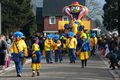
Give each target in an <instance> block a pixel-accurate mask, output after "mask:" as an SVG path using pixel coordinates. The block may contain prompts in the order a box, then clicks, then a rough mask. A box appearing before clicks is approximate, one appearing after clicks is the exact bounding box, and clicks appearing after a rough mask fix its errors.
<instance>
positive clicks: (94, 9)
mask: <svg viewBox="0 0 120 80" xmlns="http://www.w3.org/2000/svg"><path fill="white" fill-rule="evenodd" d="M86 6H87V7H88V8H89V14H88V17H89V18H91V19H92V18H96V16H99V15H100V16H101V15H102V14H103V10H102V6H101V4H99V2H98V1H96V0H86Z"/></svg>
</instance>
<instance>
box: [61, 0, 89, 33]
mask: <svg viewBox="0 0 120 80" xmlns="http://www.w3.org/2000/svg"><path fill="white" fill-rule="evenodd" d="M88 12H89V10H88V8H87V7H85V6H82V5H80V4H79V3H78V2H76V1H75V2H73V3H72V4H71V5H69V6H65V7H64V8H63V13H64V14H65V15H67V16H68V17H69V18H70V19H71V21H70V25H71V28H72V31H73V33H74V35H76V34H77V33H78V27H80V26H83V25H84V24H83V23H82V21H81V19H82V17H84V16H85V15H86V14H87V13H88Z"/></svg>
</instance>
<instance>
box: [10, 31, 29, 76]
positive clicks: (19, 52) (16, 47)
mask: <svg viewBox="0 0 120 80" xmlns="http://www.w3.org/2000/svg"><path fill="white" fill-rule="evenodd" d="M22 36H23V33H22V32H19V31H17V32H15V33H14V41H13V42H12V44H11V46H10V51H11V53H12V54H11V55H12V60H13V61H14V63H15V67H16V72H17V77H21V73H22V67H23V63H25V62H24V61H25V58H26V57H27V56H28V52H27V45H26V43H25V41H24V40H23V39H21V38H22Z"/></svg>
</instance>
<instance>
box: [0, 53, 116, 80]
mask: <svg viewBox="0 0 120 80" xmlns="http://www.w3.org/2000/svg"><path fill="white" fill-rule="evenodd" d="M30 65H31V63H28V64H26V65H24V68H23V74H22V77H20V78H18V77H16V72H15V69H12V70H8V71H5V72H4V73H2V74H0V80H114V78H113V76H112V75H111V74H110V72H109V71H108V68H107V67H106V65H105V64H104V63H103V61H102V60H101V59H100V58H99V57H98V56H97V55H96V56H92V57H90V59H89V60H88V65H87V67H85V68H81V62H80V61H79V60H77V61H76V63H75V64H70V63H69V60H68V59H67V58H64V60H63V63H62V64H61V63H56V64H55V63H54V64H46V63H45V60H43V61H42V68H41V70H40V76H36V77H31V75H32V71H31V68H30Z"/></svg>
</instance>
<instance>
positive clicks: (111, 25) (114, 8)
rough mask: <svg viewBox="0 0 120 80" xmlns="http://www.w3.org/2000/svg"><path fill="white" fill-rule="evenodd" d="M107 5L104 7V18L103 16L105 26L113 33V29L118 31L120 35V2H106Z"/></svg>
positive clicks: (111, 0)
mask: <svg viewBox="0 0 120 80" xmlns="http://www.w3.org/2000/svg"><path fill="white" fill-rule="evenodd" d="M105 1H106V4H105V5H104V7H103V10H104V16H103V19H104V21H103V24H104V26H105V27H106V29H108V30H110V31H112V30H113V29H116V30H118V31H119V33H120V26H119V23H120V21H119V20H120V19H119V17H120V16H119V12H120V11H119V6H118V3H119V2H118V1H119V0H105Z"/></svg>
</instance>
